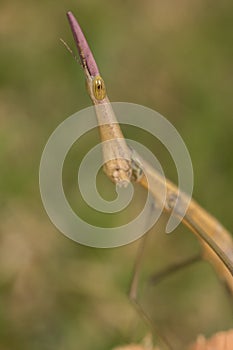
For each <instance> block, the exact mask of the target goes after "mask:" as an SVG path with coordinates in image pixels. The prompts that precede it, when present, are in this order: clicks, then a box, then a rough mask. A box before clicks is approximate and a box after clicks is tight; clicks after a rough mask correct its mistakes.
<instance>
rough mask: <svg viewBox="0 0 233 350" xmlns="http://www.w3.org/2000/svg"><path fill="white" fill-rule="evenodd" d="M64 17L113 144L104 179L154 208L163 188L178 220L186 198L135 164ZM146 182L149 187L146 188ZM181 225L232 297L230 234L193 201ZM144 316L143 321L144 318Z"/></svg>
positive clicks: (91, 63) (83, 46)
mask: <svg viewBox="0 0 233 350" xmlns="http://www.w3.org/2000/svg"><path fill="white" fill-rule="evenodd" d="M67 17H68V20H69V24H70V27H71V30H72V32H73V36H74V40H75V43H76V46H77V48H78V52H79V59H80V62H81V65H82V67H83V71H84V74H85V78H86V84H87V91H88V94H89V96H90V98H91V101H92V103H93V105H94V107H95V110H96V116H97V120H98V123H99V133H100V138H101V141H102V142H104V141H109V140H112V141H113V142H112V143H110V144H106V143H104V144H103V149H102V151H103V158H104V160H105V159H106V161H104V163H105V164H104V171H105V173H106V175H107V176H108V177H109V178H110V179H111V180H112V181H113V182H114V183H115V184H118V185H127V183H129V182H131V181H132V182H136V183H137V184H138V185H141V186H143V187H144V188H146V189H147V190H149V191H150V192H151V194H152V196H153V198H154V199H155V200H156V205H159V204H160V203H161V198H160V193H161V192H163V188H164V186H166V199H165V205H163V210H164V211H165V212H167V213H172V215H175V216H177V217H179V212H176V211H174V210H173V209H174V198H178V196H179V200H180V201H181V202H185V201H186V200H187V198H186V195H185V194H184V193H182V192H180V191H179V189H178V188H177V187H176V186H175V185H174V184H173V183H172V182H171V181H169V180H167V179H166V180H164V178H163V177H162V176H161V175H160V173H159V172H157V171H156V170H155V169H154V168H153V167H152V166H151V165H150V164H148V163H147V162H146V161H144V160H143V159H140V161H139V162H138V161H137V160H136V161H135V157H134V155H133V153H132V150H131V149H130V148H129V146H128V145H127V143H126V141H125V139H124V136H123V133H122V131H121V128H120V126H119V124H118V122H117V119H116V116H115V115H114V112H113V109H112V108H111V104H110V102H109V99H108V97H107V93H106V87H105V83H104V81H103V79H102V77H101V76H100V73H99V69H98V67H97V64H96V62H95V59H94V57H93V54H92V52H91V50H90V48H89V46H88V43H87V41H86V39H85V37H84V34H83V32H82V30H81V28H80V26H79V24H78V22H77V20H76V18H75V17H74V15H73V14H72V13H71V12H68V13H67ZM68 49H69V48H68ZM109 154H110V157H111V160H107V159H109ZM107 155H108V157H107ZM148 179H149V182H150V187H149V186H148ZM151 184H152V185H151ZM182 223H183V224H184V225H185V226H186V227H187V228H188V229H189V230H190V231H191V232H193V233H194V234H195V236H196V237H197V239H198V240H199V242H200V245H201V248H202V250H201V251H202V253H201V255H202V258H203V259H204V260H207V261H208V262H210V263H211V264H212V265H213V267H214V269H215V270H216V272H217V274H218V276H219V277H220V279H221V280H223V282H224V283H225V284H226V286H227V288H228V289H229V291H230V293H232V295H233V239H232V236H231V234H230V233H229V232H228V231H227V230H226V229H225V228H224V227H223V226H222V225H221V224H220V222H219V221H218V220H217V219H215V218H214V217H213V216H212V215H210V214H209V213H208V212H207V211H205V210H204V209H203V208H202V207H201V206H200V205H199V204H198V203H197V202H195V201H194V200H193V199H192V200H191V201H190V203H189V206H188V209H187V211H186V213H185V215H184V217H183V219H182ZM194 261H195V259H191V260H190V261H188V262H187V263H192V262H194ZM180 267H181V266H176V267H171V268H170V269H168V270H167V271H163V272H162V273H161V274H160V276H159V278H163V277H164V276H166V274H167V273H168V272H171V271H173V270H175V269H179V268H180ZM138 271H139V269H138V268H137V266H136V268H135V273H134V277H133V280H132V284H131V288H130V299H131V300H132V301H133V302H134V303H135V305H136V306H137V307H138V308H140V306H139V305H138V302H137V282H138V273H139V272H138ZM157 277H158V276H157ZM141 311H142V310H141ZM144 316H145V317H146V315H144ZM167 346H168V348H170V349H171V346H169V345H168V344H167Z"/></svg>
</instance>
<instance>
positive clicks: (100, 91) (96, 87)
mask: <svg viewBox="0 0 233 350" xmlns="http://www.w3.org/2000/svg"><path fill="white" fill-rule="evenodd" d="M93 94H94V96H95V98H96V99H97V100H103V99H104V98H105V96H106V88H105V84H104V81H103V79H102V78H101V77H100V76H97V77H95V79H94V80H93Z"/></svg>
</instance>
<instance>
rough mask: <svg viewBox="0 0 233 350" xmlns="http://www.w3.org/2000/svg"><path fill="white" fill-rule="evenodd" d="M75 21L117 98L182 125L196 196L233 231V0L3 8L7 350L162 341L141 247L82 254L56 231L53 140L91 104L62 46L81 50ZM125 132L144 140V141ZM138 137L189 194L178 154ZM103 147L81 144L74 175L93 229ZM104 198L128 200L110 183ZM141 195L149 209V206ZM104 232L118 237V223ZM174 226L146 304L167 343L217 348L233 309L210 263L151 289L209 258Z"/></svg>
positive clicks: (157, 236)
mask: <svg viewBox="0 0 233 350" xmlns="http://www.w3.org/2000/svg"><path fill="white" fill-rule="evenodd" d="M68 10H72V11H73V13H74V14H75V15H76V16H77V18H78V20H79V21H80V24H81V26H82V28H83V30H84V32H85V34H86V36H87V38H88V41H89V43H90V46H91V48H92V50H93V52H94V55H95V57H96V60H97V63H98V65H99V67H100V71H101V73H102V76H103V77H104V79H105V83H106V86H107V91H108V95H109V98H110V99H111V100H112V101H126V102H133V103H138V104H142V105H145V106H148V107H150V108H152V109H155V110H157V111H158V112H160V113H161V114H162V115H164V116H165V117H166V118H167V119H168V120H169V121H170V122H171V123H173V125H174V126H175V127H176V128H177V130H178V131H179V132H180V134H181V135H182V137H183V139H184V141H185V143H186V145H187V147H188V149H189V152H190V155H191V158H192V161H193V168H194V176H195V189H194V197H195V198H196V199H197V200H198V202H199V203H200V204H201V205H203V206H204V207H205V208H206V209H207V210H209V211H210V212H211V213H212V214H213V215H215V216H216V217H217V218H218V219H219V220H220V221H221V222H222V223H223V224H224V225H225V226H226V227H227V228H228V229H229V230H232V229H233V222H232V210H231V207H232V198H233V182H232V178H233V158H232V147H233V100H232V87H233V74H232V73H233V72H232V62H233V45H232V31H233V20H232V19H233V3H232V2H231V1H229V0H228V1H226V0H224V1H221V2H219V1H217V0H214V1H210V0H202V1H200V0H198V1H194V0H191V1H189V2H187V1H184V0H178V1H176V2H173V1H171V0H170V1H168V0H166V1H163V2H162V1H151V0H146V1H138V0H136V1H135V0H134V1H132V0H127V1H117V2H109V1H107V0H103V1H98V2H97V1H93V0H90V1H89V2H88V3H87V2H86V1H83V0H80V1H73V0H72V1H67V2H66V3H64V2H63V1H57V2H53V1H46V2H37V1H32V0H31V1H26V0H22V1H20V2H19V1H15V0H13V1H10V2H9V1H4V0H2V1H1V11H0V38H1V55H0V169H1V171H0V350H10V349H14V350H21V349H22V350H27V349H28V350H29V349H30V350H39V349H43V350H47V349H48V350H50V349H56V350H63V349H66V350H74V349H87V350H89V349H95V350H98V349H99V350H100V349H101V350H105V349H106V350H107V349H111V348H113V347H114V346H117V345H119V344H124V343H125V344H126V343H131V342H138V341H140V339H142V338H143V337H144V335H145V334H146V333H147V331H148V327H147V325H146V324H145V323H144V321H143V319H142V318H141V316H140V315H139V314H138V313H137V312H136V310H135V309H134V308H133V306H132V305H131V304H130V302H129V301H128V298H127V292H128V290H129V285H130V280H131V277H132V270H133V265H134V261H135V257H136V251H137V247H138V245H139V242H134V243H132V244H130V245H127V246H124V247H120V248H115V249H94V248H90V247H85V246H81V245H79V244H77V243H75V242H73V241H71V240H69V239H68V238H66V237H65V236H64V235H62V234H61V233H60V232H59V231H58V230H57V229H56V228H55V227H54V226H53V224H52V223H51V221H50V220H49V218H48V216H47V214H46V212H45V210H44V208H43V205H42V202H41V198H40V192H39V180H38V172H39V163H40V158H41V154H42V151H43V148H44V146H45V144H46V141H47V139H48V138H49V136H50V134H51V133H52V132H53V130H54V129H55V128H56V127H57V126H58V124H59V123H61V122H62V121H63V120H64V119H65V118H67V117H68V116H69V115H71V114H73V113H75V112H76V111H78V110H81V109H82V108H84V107H87V106H89V105H90V101H89V99H88V96H87V93H86V90H85V83H84V77H83V72H82V70H81V68H80V67H79V65H77V63H76V62H75V61H74V59H73V58H72V56H71V55H70V54H68V53H67V51H66V50H65V49H64V47H63V46H62V44H61V43H60V42H59V38H60V37H62V38H63V39H64V40H65V41H67V42H68V43H69V45H70V46H72V47H74V45H73V38H72V35H71V32H70V29H69V26H68V23H67V19H66V15H65V13H66V11H68ZM123 129H124V132H125V135H126V136H127V137H132V138H133V135H134V130H131V129H130V130H127V128H123ZM138 135H139V138H140V140H139V142H142V143H144V145H145V146H147V147H149V148H150V149H151V150H152V151H153V152H154V153H155V155H156V156H157V157H158V159H159V161H160V162H161V164H162V166H163V169H164V172H165V174H166V176H167V177H169V178H171V180H173V181H174V182H176V169H175V166H174V164H173V162H172V160H171V159H170V157H169V155H168V153H167V152H166V150H165V149H164V148H163V147H162V146H161V145H160V144H159V143H158V142H157V141H156V140H153V138H152V137H151V136H150V135H147V134H145V133H143V132H141V133H139V132H138ZM93 138H95V139H96V140H98V134H97V133H95V135H92V134H90V135H87V136H86V137H85V138H84V140H83V141H82V146H79V144H78V143H77V144H75V145H74V147H73V148H72V150H71V153H70V155H69V156H68V159H67V161H66V163H65V169H64V188H65V191H66V194H67V197H68V198H69V200H70V202H71V203H72V204H73V206H74V208H76V209H77V208H79V209H80V208H81V212H82V215H83V216H84V217H85V216H86V220H88V210H87V209H86V207H85V206H84V207H82V203H80V202H79V198H78V196H79V194H78V192H77V190H76V171H77V164H76V162H78V161H80V158H81V156H82V155H83V153H84V151H85V149H88V147H90V144H92V142H93ZM99 186H100V188H102V191H103V195H106V196H107V194H108V193H109V191H110V192H111V193H112V195H113V196H114V187H113V185H112V184H110V182H109V180H108V179H106V178H105V176H104V175H101V176H100V180H99ZM105 186H106V188H105ZM137 191H138V195H137V200H136V202H135V203H134V207H135V208H136V207H137V206H138V205H140V204H138V202H137V201H139V202H140V198H141V197H143V196H144V194H143V191H142V190H141V189H137ZM131 214H132V213H131ZM99 220H100V225H101V224H103V225H104V224H106V221H107V222H108V223H109V224H111V220H112V218H109V217H108V218H106V217H105V216H102V217H101V219H99ZM114 220H115V221H114V222H116V218H114ZM119 220H125V221H126V222H127V217H124V214H123V219H122V217H120V218H119ZM166 220H167V218H166V217H163V218H162V219H161V220H160V221H159V222H158V223H157V224H156V226H155V227H154V229H153V230H152V232H151V233H150V235H149V237H148V242H147V245H146V250H145V259H144V263H143V266H142V274H141V281H140V289H139V291H140V293H139V297H140V300H141V302H142V305H143V307H144V308H145V310H146V311H147V312H148V313H149V314H150V317H151V318H152V320H153V322H155V323H156V324H157V327H158V328H159V329H161V332H164V333H165V334H166V336H167V337H168V338H169V339H172V341H173V342H174V344H175V343H176V344H178V345H176V346H178V347H181V346H182V345H180V344H183V343H187V342H190V341H191V340H194V339H195V338H196V335H197V334H199V333H200V330H201V332H202V333H204V334H205V335H206V336H210V335H211V334H212V333H215V332H216V331H221V330H224V329H228V328H230V327H231V326H232V323H233V321H232V320H233V318H232V309H231V306H232V305H231V301H230V299H229V297H228V295H227V293H225V290H224V286H222V285H221V284H220V283H219V281H218V279H217V277H216V276H215V275H214V273H213V271H212V269H211V267H210V266H208V265H207V264H199V263H198V264H197V265H196V266H194V269H193V270H192V269H191V268H190V269H186V270H185V271H184V272H181V273H180V274H178V275H174V276H172V277H171V279H169V280H166V281H164V283H162V284H161V286H159V287H158V288H157V287H155V286H149V288H148V283H147V280H148V277H149V276H150V275H151V274H152V273H153V272H154V271H156V270H158V269H159V268H161V267H162V266H166V265H168V264H171V263H173V262H174V261H177V260H179V261H180V260H182V259H185V257H186V256H191V255H192V254H194V253H195V252H197V251H198V249H199V248H198V245H197V243H196V241H195V239H194V238H193V237H192V235H191V234H190V233H189V232H188V231H187V230H186V229H184V228H183V227H182V226H180V227H178V228H177V229H176V232H174V233H173V234H171V235H165V234H164V227H165V222H166ZM126 234H127V232H126ZM183 273H184V274H183ZM187 305H189V307H187ZM155 339H156V335H155Z"/></svg>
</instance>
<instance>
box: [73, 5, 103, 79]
mask: <svg viewBox="0 0 233 350" xmlns="http://www.w3.org/2000/svg"><path fill="white" fill-rule="evenodd" d="M67 17H68V20H69V23H70V27H71V29H72V32H73V36H74V40H75V42H76V45H77V48H78V52H79V56H80V59H81V62H82V64H83V66H84V65H86V66H87V69H88V71H89V73H90V75H91V76H93V77H95V76H96V75H99V70H98V67H97V64H96V62H95V59H94V57H93V55H92V52H91V50H90V48H89V45H88V43H87V41H86V38H85V36H84V34H83V32H82V29H81V27H80V26H79V24H78V21H77V20H76V18H75V17H74V15H73V14H72V12H70V11H69V12H67Z"/></svg>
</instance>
